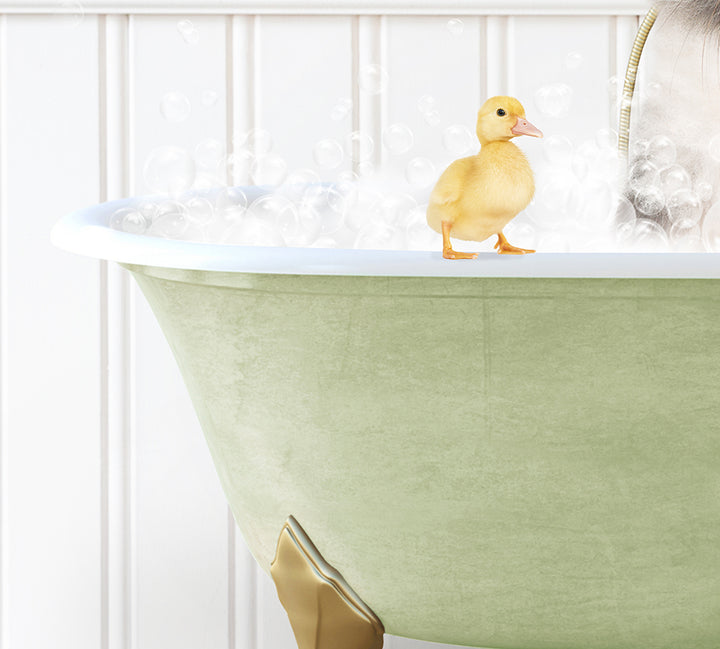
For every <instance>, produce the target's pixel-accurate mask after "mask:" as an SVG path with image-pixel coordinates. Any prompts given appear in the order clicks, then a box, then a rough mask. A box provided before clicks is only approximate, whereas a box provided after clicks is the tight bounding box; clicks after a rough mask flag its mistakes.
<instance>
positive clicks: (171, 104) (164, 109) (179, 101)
mask: <svg viewBox="0 0 720 649" xmlns="http://www.w3.org/2000/svg"><path fill="white" fill-rule="evenodd" d="M160 113H161V114H162V116H163V117H164V118H165V119H166V120H167V121H168V122H171V123H172V124H179V123H180V122H183V121H185V120H186V119H187V118H188V117H189V116H190V100H189V99H188V98H187V97H186V96H185V95H184V94H183V93H181V92H177V91H175V90H173V91H171V92H166V93H165V94H164V95H163V96H162V100H161V101H160Z"/></svg>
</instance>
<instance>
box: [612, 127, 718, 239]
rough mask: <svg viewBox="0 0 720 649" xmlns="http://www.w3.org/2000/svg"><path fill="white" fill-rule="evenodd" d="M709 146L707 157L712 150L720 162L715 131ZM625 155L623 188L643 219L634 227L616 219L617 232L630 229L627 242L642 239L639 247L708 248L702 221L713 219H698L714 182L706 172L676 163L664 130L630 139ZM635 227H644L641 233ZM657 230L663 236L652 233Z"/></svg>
mask: <svg viewBox="0 0 720 649" xmlns="http://www.w3.org/2000/svg"><path fill="white" fill-rule="evenodd" d="M714 140H715V141H714ZM708 147H709V153H710V155H711V156H712V155H713V151H714V150H715V149H717V151H716V152H717V154H718V156H719V159H718V161H720V135H719V136H716V138H711V139H710V142H709V144H708ZM630 159H631V161H632V162H631V166H630V168H629V170H628V173H627V191H628V196H629V198H630V199H631V202H632V206H633V208H634V210H635V212H636V214H635V216H636V218H637V219H638V220H639V221H641V222H642V223H640V225H639V226H638V225H637V224H629V225H628V224H625V223H622V224H620V223H618V228H619V232H620V231H622V233H624V234H623V236H624V235H627V234H628V233H629V232H634V233H635V234H634V236H633V237H630V238H628V241H632V242H635V243H637V242H640V240H641V239H642V241H643V242H644V243H643V244H642V247H643V249H645V248H647V247H648V245H649V244H648V243H647V242H648V241H649V240H652V241H654V242H655V244H657V245H655V244H653V245H654V249H665V248H666V249H669V250H675V251H685V252H690V251H701V250H703V249H707V250H712V245H713V244H711V243H709V242H710V240H711V239H712V236H711V235H709V236H705V235H704V231H705V225H704V224H705V223H707V224H710V223H711V222H712V219H708V218H705V219H703V213H704V212H705V211H706V210H707V209H708V207H709V204H710V202H711V201H712V198H713V194H714V188H713V185H712V184H711V183H710V182H709V181H708V180H707V178H706V177H705V176H703V174H704V173H706V172H704V171H702V170H700V171H698V169H697V168H695V167H693V168H691V167H687V168H686V167H684V166H683V165H682V164H680V159H679V157H678V151H677V146H676V144H675V142H674V141H673V140H672V138H671V137H669V136H667V135H664V134H659V135H656V136H654V137H653V138H651V139H650V140H637V141H635V142H634V143H633V145H632V148H631V156H630ZM708 213H709V212H708ZM644 221H647V223H645V222H644ZM649 223H653V224H654V225H653V226H652V227H651V226H650V225H649ZM707 227H708V228H711V226H710V225H708V226H707ZM637 228H644V229H643V230H642V236H640V234H638V232H639V230H637ZM658 228H659V229H660V230H661V231H662V232H663V234H664V237H661V236H660V235H657V231H658ZM661 243H662V245H661ZM638 245H640V244H639V243H638ZM663 246H664V248H663Z"/></svg>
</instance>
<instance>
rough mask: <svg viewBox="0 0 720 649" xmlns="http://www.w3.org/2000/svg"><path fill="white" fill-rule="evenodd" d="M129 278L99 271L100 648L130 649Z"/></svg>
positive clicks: (108, 95) (112, 69) (106, 182)
mask: <svg viewBox="0 0 720 649" xmlns="http://www.w3.org/2000/svg"><path fill="white" fill-rule="evenodd" d="M127 24H128V19H127V17H126V16H107V17H102V18H101V20H100V45H101V47H100V54H101V61H100V103H101V121H100V128H101V151H102V153H101V188H102V189H101V193H102V195H101V197H100V199H101V200H103V201H104V200H114V199H118V198H121V197H123V196H126V195H127V194H128V186H127V184H128V183H127V180H128V175H129V174H128V167H127V165H128V159H127V158H128V156H127V143H128V133H127V123H128V99H127V74H128V66H127V54H128V52H127ZM128 289H129V283H128V277H127V272H126V271H124V270H123V269H121V268H120V267H118V266H117V264H109V265H106V266H105V267H104V269H103V281H102V294H103V307H102V310H103V331H102V341H103V343H102V345H103V384H104V385H103V387H104V403H103V406H104V407H103V426H102V428H103V479H102V482H103V485H102V487H103V494H102V499H103V535H102V538H103V588H102V590H103V592H102V597H103V625H102V628H103V638H102V646H103V647H104V648H107V649H121V648H124V647H127V646H128V639H129V625H130V619H129V605H128V596H129V593H128V576H129V574H130V570H129V562H128V552H129V548H128V546H129V542H128V537H129V530H128V523H129V516H128V501H129V498H128V491H129V483H128V443H129V421H130V417H129V395H130V381H129V374H128V371H127V368H128V367H129V365H128V364H129V359H130V356H129V345H128V331H129V327H130V321H129V312H128V306H129V301H128Z"/></svg>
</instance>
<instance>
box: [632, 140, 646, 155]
mask: <svg viewBox="0 0 720 649" xmlns="http://www.w3.org/2000/svg"><path fill="white" fill-rule="evenodd" d="M649 147H650V142H648V141H647V140H637V141H636V142H634V143H633V145H632V156H633V158H647V154H648V149H649Z"/></svg>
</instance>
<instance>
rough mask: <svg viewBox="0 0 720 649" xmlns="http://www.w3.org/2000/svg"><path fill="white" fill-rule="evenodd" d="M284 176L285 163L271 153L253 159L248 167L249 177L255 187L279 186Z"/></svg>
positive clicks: (285, 171) (285, 172) (285, 170)
mask: <svg viewBox="0 0 720 649" xmlns="http://www.w3.org/2000/svg"><path fill="white" fill-rule="evenodd" d="M286 174H287V162H285V160H284V159H283V158H281V157H280V156H279V155H275V154H273V153H270V154H268V155H264V156H262V157H260V158H255V161H254V162H253V163H252V166H251V167H250V175H251V176H252V179H253V182H254V183H255V184H256V185H279V184H280V183H282V181H283V180H285V176H286Z"/></svg>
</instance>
